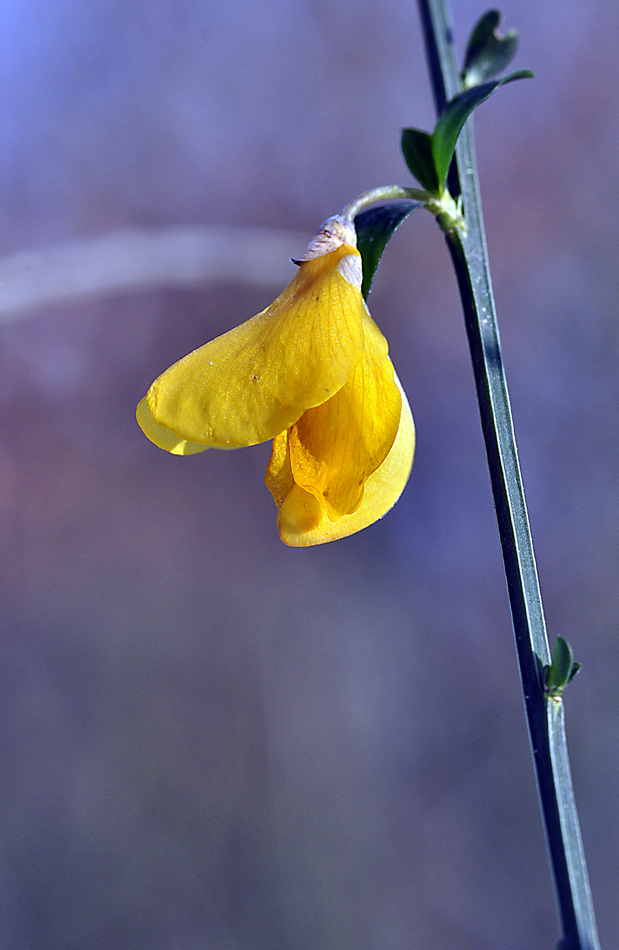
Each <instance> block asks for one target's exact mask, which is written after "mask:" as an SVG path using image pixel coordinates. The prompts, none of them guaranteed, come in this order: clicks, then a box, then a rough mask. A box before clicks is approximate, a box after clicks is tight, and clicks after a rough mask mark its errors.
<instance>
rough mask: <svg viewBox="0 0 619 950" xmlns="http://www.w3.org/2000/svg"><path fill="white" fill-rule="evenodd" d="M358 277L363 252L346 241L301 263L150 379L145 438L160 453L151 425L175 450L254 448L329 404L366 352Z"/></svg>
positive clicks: (157, 439) (164, 446) (362, 304)
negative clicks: (272, 291) (267, 294)
mask: <svg viewBox="0 0 619 950" xmlns="http://www.w3.org/2000/svg"><path fill="white" fill-rule="evenodd" d="M360 275H361V258H360V255H359V253H358V251H356V250H355V248H353V247H349V246H347V245H342V246H340V247H338V248H337V249H336V250H334V251H332V252H331V253H329V254H325V255H323V256H322V257H318V258H316V259H315V260H309V261H304V262H303V263H302V264H301V266H300V268H299V271H298V273H297V275H296V276H295V278H294V279H293V280H292V282H291V283H290V284H289V285H288V287H287V288H286V289H285V290H284V291H283V293H282V294H280V296H279V297H278V298H277V300H275V301H274V302H273V303H272V304H271V306H270V307H267V309H266V310H263V311H262V313H259V314H257V316H255V317H252V319H251V320H248V321H247V322H246V323H244V324H242V325H241V326H240V327H236V328H235V329H233V330H230V331H229V332H228V333H224V334H223V336H220V337H218V338H217V339H215V340H212V341H211V342H210V343H207V344H206V345H205V346H202V347H200V348H199V349H197V350H194V352H193V353H190V354H189V355H188V356H186V357H184V359H182V360H180V361H179V362H178V363H175V364H174V365H173V366H171V367H170V368H169V369H168V370H166V372H165V373H163V374H162V375H161V376H160V377H159V378H158V379H156V380H155V382H154V383H153V385H152V386H151V387H150V389H149V391H148V394H147V397H146V398H147V401H148V407H149V410H150V419H147V424H146V425H145V426H143V428H144V431H145V434H146V435H147V436H148V437H149V438H152V436H153V435H157V438H154V439H153V441H155V442H156V444H158V445H161V447H162V448H168V445H167V444H162V442H165V441H166V440H165V439H163V438H159V433H158V430H156V429H153V426H157V427H159V428H160V429H166V430H169V431H170V432H171V433H172V434H173V436H174V437H175V438H174V439H171V440H168V441H169V442H170V444H173V445H174V446H178V445H180V443H185V444H189V445H191V444H201V445H202V446H203V447H204V448H209V447H211V446H214V447H217V448H237V447H239V446H243V445H254V444H256V443H258V442H264V441H266V440H267V439H272V438H273V437H274V436H276V435H277V434H278V433H280V432H283V431H284V430H285V429H287V428H289V426H291V425H292V424H293V423H295V422H297V420H298V419H299V418H300V417H301V416H302V415H303V413H304V412H305V411H306V410H307V409H310V408H312V407H314V406H319V405H320V404H321V403H323V402H325V401H326V400H327V399H329V398H331V396H333V395H334V394H335V393H336V392H337V391H338V390H339V389H341V387H342V386H343V385H344V383H345V382H346V380H347V379H348V378H349V376H350V375H351V373H352V371H353V370H354V368H355V367H356V366H357V364H358V363H359V362H360V360H361V358H362V356H363V351H364V334H363V317H364V312H365V304H364V302H363V298H362V296H361V290H360ZM357 277H358V280H357ZM144 418H145V413H144V410H143V411H142V413H141V415H140V416H139V418H138V421H139V422H140V424H142V421H143V419H144ZM151 420H152V423H151ZM168 451H179V449H177V448H174V449H169V448H168ZM180 451H181V452H182V450H180ZM190 451H197V450H194V449H191V450H190Z"/></svg>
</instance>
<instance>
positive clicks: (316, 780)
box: [0, 0, 619, 950]
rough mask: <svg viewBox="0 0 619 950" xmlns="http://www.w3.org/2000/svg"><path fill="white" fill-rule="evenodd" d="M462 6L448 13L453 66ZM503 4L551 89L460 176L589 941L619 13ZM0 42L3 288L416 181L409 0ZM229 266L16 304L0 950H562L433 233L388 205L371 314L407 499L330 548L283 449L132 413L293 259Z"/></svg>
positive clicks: (332, 207)
mask: <svg viewBox="0 0 619 950" xmlns="http://www.w3.org/2000/svg"><path fill="white" fill-rule="evenodd" d="M485 9H486V8H485V7H480V6H479V5H478V4H476V3H473V2H472V0H454V3H453V14H454V22H455V30H456V36H457V38H458V40H459V45H460V49H461V50H462V48H463V45H464V43H465V40H466V36H467V35H468V31H469V30H470V28H471V27H472V25H473V23H474V22H475V20H476V19H477V18H478V16H479V15H481V13H483V12H484V11H485ZM503 10H504V13H505V21H504V23H505V28H506V29H507V28H509V27H512V26H515V27H517V28H518V30H519V32H520V39H521V50H520V53H519V55H518V57H517V59H516V61H515V64H514V65H515V67H518V68H520V67H530V68H532V69H533V70H534V71H535V73H536V76H537V78H536V79H535V80H534V81H527V82H523V83H517V84H514V85H512V86H509V87H507V88H506V89H504V90H501V91H500V92H499V93H498V94H497V95H496V97H495V98H494V99H493V100H491V101H490V102H489V103H487V104H486V105H484V106H483V107H482V108H481V109H480V110H479V112H478V113H477V117H476V120H475V125H476V133H477V149H478V156H479V168H480V175H481V180H482V192H483V197H484V208H485V215H486V223H487V230H488V241H489V247H490V257H491V263H492V267H493V276H494V282H495V291H496V296H497V303H498V308H499V319H500V323H501V329H502V338H503V344H504V351H505V352H504V355H505V361H506V365H507V371H508V379H509V382H510V387H511V394H512V400H513V407H514V413H515V422H516V431H517V435H518V438H519V445H520V453H521V463H522V468H523V474H524V480H525V487H526V490H527V496H528V501H529V505H530V513H531V519H532V526H533V535H534V540H535V544H536V551H537V555H538V563H539V572H540V580H541V585H542V591H543V593H544V596H545V602H546V608H547V614H548V623H549V633H550V637H551V640H552V641H554V638H555V636H556V635H557V634H558V633H561V634H562V635H563V636H565V637H567V638H568V639H569V640H570V642H571V643H572V645H573V647H574V650H575V653H576V658H577V659H578V660H580V661H581V662H582V663H583V671H582V673H581V674H580V675H579V677H578V678H577V679H576V681H575V682H574V684H573V685H572V686H571V687H570V689H569V691H568V694H567V698H566V706H567V714H568V727H569V739H570V744H571V752H572V755H573V767H574V781H575V786H576V793H577V798H578V801H579V807H580V813H581V819H582V825H583V836H584V843H585V848H586V851H587V854H588V859H589V865H590V873H591V881H592V888H593V893H594V899H595V903H596V907H597V912H598V917H599V925H600V931H601V937H602V943H603V944H605V945H606V946H607V947H611V946H613V944H614V943H615V942H616V939H617V937H616V935H617V932H618V929H619V902H618V901H617V893H618V886H619V830H618V823H617V812H618V788H619V748H618V742H619V688H618V686H619V684H618V677H619V668H618V664H617V661H616V655H617V654H616V649H617V648H616V643H617V630H618V627H619V586H618V584H617V573H618V571H619V491H618V476H619V440H618V438H617V435H618V433H619V374H618V372H617V367H618V366H619V352H618V342H619V322H618V320H617V304H616V299H617V290H618V283H619V266H618V256H617V246H618V238H619V224H618V221H619V218H618V214H617V210H618V206H619V199H618V189H617V184H616V182H617V176H618V168H617V154H618V145H619V110H618V108H617V106H618V103H617V99H618V93H617V80H616V72H617V53H616V51H617V49H618V47H619V36H618V33H619V8H618V7H617V5H616V4H615V3H612V2H611V0H598V2H596V3H592V2H587V0H566V2H563V3H559V2H557V0H552V2H547V3H544V4H540V3H539V2H534V0H507V2H506V3H505V4H504V6H503ZM0 36H1V37H2V40H1V45H2V53H1V55H0V90H1V91H0V141H1V143H2V147H1V148H0V254H3V255H7V256H9V255H15V254H21V252H28V253H27V254H26V255H25V256H23V257H18V258H14V257H11V258H10V261H9V264H7V265H6V266H7V268H8V270H7V274H8V275H9V276H8V277H7V278H6V281H7V282H6V292H7V293H8V292H10V291H11V287H12V286H13V284H14V286H15V287H19V286H27V285H28V282H29V281H33V280H34V279H35V278H36V272H37V266H38V265H37V261H38V260H39V257H37V255H39V254H43V255H44V253H46V249H48V248H54V247H56V246H58V245H61V246H62V247H64V246H65V245H67V242H70V244H69V245H67V246H68V247H69V251H70V254H73V253H74V252H75V253H77V250H76V248H77V249H78V250H79V246H80V245H79V244H75V242H79V241H85V242H88V240H90V239H92V238H95V237H97V236H99V235H104V234H110V233H115V232H118V231H121V230H126V229H132V230H134V231H137V232H139V233H142V232H143V233H144V234H150V233H151V232H154V231H156V230H157V229H162V228H173V227H175V226H215V225H217V226H221V225H231V226H237V227H238V228H240V229H245V228H247V227H250V226H251V227H254V228H255V227H264V228H269V229H271V230H273V229H275V230H276V231H277V232H281V233H280V237H281V238H283V246H287V245H288V244H289V250H286V252H285V255H284V257H287V256H295V254H298V253H299V252H300V251H301V250H302V249H303V245H302V241H301V237H302V235H303V233H305V234H307V235H308V236H309V235H310V234H311V233H313V231H314V230H315V229H316V227H317V226H318V225H319V224H320V222H321V221H322V220H323V219H324V218H325V217H327V216H328V215H330V214H332V213H334V212H336V211H338V210H339V209H340V208H341V207H342V206H343V205H344V204H345V203H346V202H347V201H348V200H350V199H351V198H352V197H354V196H355V195H356V194H358V193H359V192H361V191H364V190H366V189H368V188H371V187H375V186H377V185H381V184H388V183H395V182H399V183H403V184H407V183H410V178H409V176H408V174H407V172H406V169H405V167H404V165H403V162H402V160H401V158H400V155H399V147H398V142H399V130H400V128H401V127H402V126H404V125H415V126H418V127H425V128H429V127H432V124H433V111H432V102H431V96H430V91H429V83H428V80H427V76H426V68H425V61H424V54H423V50H422V46H421V38H420V28H419V24H418V19H417V13H416V9H415V6H414V3H412V2H403V0H381V2H380V3H370V2H368V0H352V2H348V3H345V4H333V3H331V2H328V0H305V2H300V0H297V2H294V0H288V2H284V0H272V2H271V3H269V4H261V3H260V4H258V3H225V2H224V0H206V2H198V0H176V2H174V3H171V2H164V0H148V2H147V0H132V2H130V3H121V2H119V0H89V2H83V0H52V2H49V0H48V2H43V0H20V2H17V0H5V3H4V4H2V6H0ZM287 231H290V232H292V233H291V234H290V238H289V240H288V238H287V237H286V233H285V232H287ZM299 232H301V236H300V235H299ZM236 233H237V232H231V234H232V236H233V238H234V235H235V234H236ZM244 233H246V232H245V231H243V230H240V231H239V232H238V234H239V248H240V247H241V244H240V241H241V236H242V235H243V234H244ZM252 233H254V232H252ZM300 242H301V243H300ZM31 252H33V253H31ZM50 253H51V252H50ZM68 253H69V252H68ZM70 254H69V256H70ZM22 259H23V261H24V262H25V263H24V264H23V266H21V265H19V261H20V260H22ZM16 261H17V262H18V263H17V264H16V263H15V262H16ZM11 262H12V263H11ZM233 263H234V267H235V268H236V267H237V266H238V277H237V278H235V277H234V276H232V277H231V276H230V274H229V273H228V274H226V275H224V277H222V278H221V279H211V280H208V281H207V280H202V281H196V280H194V281H193V282H192V281H191V280H188V281H185V283H183V282H182V281H181V282H176V283H175V282H174V281H173V280H170V281H166V280H162V281H161V282H159V283H157V282H156V281H155V282H153V285H152V286H146V285H145V286H143V287H141V288H138V289H135V290H125V291H124V292H122V293H121V292H117V293H101V294H98V295H97V294H91V295H90V296H88V297H78V298H76V299H67V300H65V301H64V302H63V301H62V300H57V301H56V302H51V303H46V304H40V305H38V306H31V307H30V308H28V309H22V310H21V311H20V312H19V313H17V312H15V313H12V314H11V313H8V314H7V315H5V316H4V317H2V320H3V321H4V322H2V323H0V341H1V344H0V417H1V418H0V519H1V521H0V539H1V540H0V543H1V547H2V572H1V575H0V598H1V611H2V638H1V651H0V763H1V765H0V817H1V820H0V947H1V948H3V950H4V948H6V950H43V948H44V950H116V948H118V950H262V948H265V950H266V948H268V950H288V948H294V950H344V948H355V950H409V948H417V947H419V948H422V947H423V948H424V950H444V948H449V950H522V948H525V947H526V948H527V950H548V948H551V947H553V946H554V944H555V942H556V940H557V938H558V927H557V923H556V913H555V909H554V901H553V891H552V885H551V880H550V873H549V870H548V866H547V860H546V854H545V846H544V841H543V835H542V828H541V822H540V818H539V814H538V806H537V798H536V790H535V786H534V781H533V772H532V766H531V761H530V752H529V748H528V741H527V736H526V729H525V722H524V714H523V709H522V699H521V696H520V690H519V683H518V674H517V669H516V663H515V656H514V648H513V643H512V633H511V626H510V618H509V612H508V606H507V598H506V593H505V584H504V579H503V572H502V564H501V559H500V551H499V544H498V538H497V531H496V526H495V522H494V512H493V507H492V499H491V495H490V489H489V481H488V475H487V472H486V468H485V456H484V449H483V444H482V439H481V433H480V426H479V421H478V416H477V410H476V404H475V398H474V392H473V383H472V374H471V370H470V365H469V358H468V353H467V349H466V343H465V336H464V329H463V322H462V318H461V314H460V310H459V304H458V299H457V295H456V290H455V281H454V278H453V276H452V273H451V270H450V264H449V260H448V256H447V253H446V249H445V247H444V244H443V241H442V239H441V236H440V234H439V232H438V230H437V228H436V226H435V224H434V222H433V221H432V219H431V218H430V216H429V215H426V214H425V213H423V214H422V213H418V214H416V215H414V216H413V217H412V218H411V219H410V220H409V221H407V222H406V223H405V224H404V225H403V227H402V228H401V230H400V231H399V232H398V233H397V235H396V236H395V238H394V239H393V241H392V243H391V244H390V245H389V247H388V249H387V252H386V253H385V256H384V259H383V263H382V264H381V267H380V269H379V271H378V275H377V279H376V282H375V286H374V290H373V292H372V295H371V298H370V306H371V309H372V312H373V315H374V317H375V319H376V320H377V322H378V323H379V324H380V326H381V327H382V329H383V330H384V332H385V334H386V335H387V336H388V338H389V341H390V346H391V354H392V357H393V360H394V363H395V365H396V367H397V370H398V373H399V376H400V378H401V379H402V382H403V384H404V386H405V388H406V390H407V392H408V396H409V400H410V403H411V406H412V409H413V413H414V415H415V419H416V423H417V428H418V451H417V458H416V461H415V465H414V468H413V474H412V477H411V480H410V483H409V486H408V487H407V489H406V491H405V493H404V495H403V497H402V499H401V500H400V502H399V504H398V505H397V507H396V508H395V509H394V510H393V511H392V512H391V513H390V514H389V515H388V516H387V517H386V518H385V519H384V520H383V521H382V522H380V523H379V524H377V525H375V526H373V527H371V528H369V529H368V530H366V531H365V532H362V533H361V534H359V535H357V536H355V537H352V538H349V539H346V540H344V541H340V542H337V543H335V544H332V545H327V546H325V547H319V548H316V549H307V550H292V549H288V548H286V547H285V546H284V545H282V544H281V542H280V541H279V538H278V535H277V531H276V527H275V507H274V505H273V502H272V500H271V498H270V496H269V494H268V492H267V491H266V489H265V487H264V485H263V484H262V479H263V475H264V469H265V465H266V460H267V458H268V446H260V447H256V448H253V449H247V450H243V451H240V452H232V453H217V452H208V453H206V454H204V455H199V456H194V457H191V458H187V459H178V458H172V457H170V456H168V455H166V454H165V453H163V452H160V451H159V450H157V449H156V448H155V447H154V446H153V445H152V444H150V443H149V442H148V441H147V440H146V439H145V438H144V437H143V436H142V435H141V433H140V431H139V429H138V428H137V425H136V423H135V420H134V410H135V405H136V403H137V401H138V400H139V399H140V398H141V397H142V395H143V394H144V392H145V391H146V389H147V387H148V385H149V384H150V382H151V381H152V379H153V378H154V377H155V376H156V375H158V373H160V372H161V371H162V370H163V369H164V368H166V367H167V366H168V365H169V364H170V363H171V362H173V361H174V360H176V359H177V358H179V357H180V356H182V355H183V354H184V353H186V352H188V351H189V350H190V349H192V348H193V347H195V346H197V345H199V344H201V343H203V342H205V341H206V340H207V339H209V338H210V337H212V336H214V335H216V334H218V333H220V332H223V331H224V330H226V329H228V328H230V327H231V326H233V325H235V324H237V323H239V322H241V321H242V320H244V319H246V318H247V317H249V316H251V315H252V314H253V313H255V312H257V311H258V310H260V309H262V308H263V307H264V306H266V305H267V304H268V303H269V302H270V301H271V300H272V299H273V297H274V296H275V295H276V294H277V293H278V292H279V291H280V290H281V288H282V286H283V284H284V283H285V282H286V278H283V279H282V277H281V276H277V274H276V272H277V268H279V271H280V272H281V266H282V265H281V261H279V258H278V260H273V268H274V277H273V280H272V286H267V284H268V282H269V280H270V278H265V281H263V283H262V285H259V284H257V283H256V282H255V281H254V280H253V279H252V278H251V277H249V276H248V273H247V271H246V269H245V255H244V254H243V253H241V251H240V250H239V253H238V254H237V255H233ZM129 265H130V266H132V261H131V255H129ZM102 266H103V267H105V266H106V262H105V260H104V261H103V263H102ZM136 266H137V264H136ZM11 268H12V270H11ZM1 271H2V262H1V261H0V272H1ZM289 272H290V276H292V273H293V272H294V268H293V266H292V265H290V268H289ZM2 292H3V288H2V287H0V298H1V295H2ZM67 297H71V292H70V290H69V291H68V292H67Z"/></svg>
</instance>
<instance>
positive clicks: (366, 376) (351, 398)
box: [288, 310, 402, 521]
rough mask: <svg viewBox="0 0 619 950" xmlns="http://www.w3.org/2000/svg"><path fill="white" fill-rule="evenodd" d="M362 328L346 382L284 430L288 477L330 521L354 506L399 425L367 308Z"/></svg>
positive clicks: (389, 369) (398, 402)
mask: <svg viewBox="0 0 619 950" xmlns="http://www.w3.org/2000/svg"><path fill="white" fill-rule="evenodd" d="M363 326H364V336H365V354H364V357H363V359H362V361H361V362H360V363H359V365H358V366H357V367H356V369H355V370H354V372H353V373H352V375H351V377H350V378H349V380H348V382H347V383H346V384H345V385H344V386H342V388H341V389H340V390H339V392H337V393H336V395H335V396H332V397H331V399H329V400H328V401H327V402H325V403H323V404H322V405H321V406H317V407H316V408H314V409H308V411H307V412H305V413H304V414H303V415H302V416H301V418H300V419H299V421H298V422H297V423H296V424H295V425H293V426H291V428H290V430H289V433H288V441H289V451H290V464H291V469H292V474H293V477H294V480H295V482H296V484H297V485H299V486H300V487H301V488H303V489H305V491H307V492H310V494H312V495H314V496H315V497H316V498H317V499H318V500H319V502H320V503H321V504H322V505H324V508H325V510H326V512H327V515H328V517H329V518H330V519H331V521H337V520H338V519H339V518H341V517H342V515H349V514H352V512H354V511H355V510H356V509H357V508H358V507H359V505H360V504H361V499H362V497H363V490H364V485H365V482H366V480H367V478H368V477H369V476H370V475H371V474H372V472H375V471H376V469H377V468H378V467H379V465H381V464H382V462H383V461H384V460H385V458H386V457H387V455H388V453H389V450H390V449H391V446H392V445H393V443H394V441H395V437H396V435H397V432H398V427H399V424H400V414H401V407H402V397H401V396H400V390H399V389H398V386H397V385H396V383H395V381H394V373H393V365H392V363H391V360H390V359H389V357H388V355H387V353H388V348H387V341H386V340H385V338H384V336H383V335H382V333H381V332H380V330H379V329H378V327H377V326H376V324H375V323H374V321H373V320H372V318H371V316H370V314H369V313H368V312H367V310H366V313H365V314H364V320H363Z"/></svg>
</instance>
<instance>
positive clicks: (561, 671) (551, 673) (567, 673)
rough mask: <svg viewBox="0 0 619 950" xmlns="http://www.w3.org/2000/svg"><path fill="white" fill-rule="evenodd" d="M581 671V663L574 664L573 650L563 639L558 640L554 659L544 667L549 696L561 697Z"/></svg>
mask: <svg viewBox="0 0 619 950" xmlns="http://www.w3.org/2000/svg"><path fill="white" fill-rule="evenodd" d="M579 669H580V663H576V662H574V654H573V652H572V648H571V646H570V645H569V643H568V642H567V640H565V639H564V638H563V637H561V636H559V637H557V639H556V642H555V645H554V648H553V651H552V659H551V662H550V664H549V665H548V666H545V667H544V688H545V690H546V692H547V693H548V695H549V696H553V697H559V696H561V694H562V693H563V690H564V689H565V687H566V686H567V684H568V683H569V682H571V680H573V679H574V677H575V676H576V674H577V673H578V671H579Z"/></svg>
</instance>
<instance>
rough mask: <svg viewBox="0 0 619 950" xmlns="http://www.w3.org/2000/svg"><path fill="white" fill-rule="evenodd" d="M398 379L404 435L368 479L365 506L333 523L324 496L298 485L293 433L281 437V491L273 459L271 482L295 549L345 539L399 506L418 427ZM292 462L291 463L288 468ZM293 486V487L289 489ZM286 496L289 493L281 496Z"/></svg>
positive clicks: (277, 449) (285, 534) (277, 450)
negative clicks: (290, 445)
mask: <svg viewBox="0 0 619 950" xmlns="http://www.w3.org/2000/svg"><path fill="white" fill-rule="evenodd" d="M394 377H395V382H396V385H397V386H398V389H399V390H400V393H401V397H402V411H401V416H400V424H399V428H398V433H397V436H396V439H395V442H394V443H393V445H392V447H391V451H390V452H389V454H388V455H387V457H386V458H385V460H384V462H383V463H382V465H380V466H379V467H378V468H377V469H376V471H375V472H373V473H372V474H371V475H370V476H369V477H368V479H367V481H366V482H365V486H364V492H363V498H362V501H361V504H360V505H359V507H358V508H357V509H356V510H355V511H353V512H352V513H351V514H346V515H343V516H342V517H341V518H339V519H338V520H337V521H331V520H330V518H329V517H328V516H327V514H326V511H325V509H324V508H323V506H322V505H321V504H320V502H319V501H318V499H317V498H316V497H315V496H314V495H312V494H310V493H309V492H307V491H305V490H304V489H303V488H301V487H300V486H299V485H297V484H294V481H293V478H292V468H291V466H290V453H289V452H288V450H287V442H288V435H287V433H286V432H284V433H282V434H281V435H280V436H279V437H278V439H276V440H274V443H273V455H275V462H276V464H275V468H274V472H273V476H274V477H273V487H274V488H276V490H277V489H278V492H277V494H276V492H275V491H273V488H272V487H271V477H272V473H271V462H269V466H268V467H267V475H266V479H265V481H266V483H267V487H269V489H271V491H272V493H273V497H274V498H275V502H276V504H277V506H278V508H279V509H280V510H279V517H278V524H279V533H280V537H281V539H282V541H284V543H285V544H288V545H291V546H293V547H307V546H309V545H312V544H325V543H326V542H328V541H337V540H338V539H339V538H345V537H347V536H348V535H350V534H355V533H356V532H357V531H361V530H362V529H363V528H367V527H368V526H369V525H371V524H373V523H374V522H375V521H378V519H379V518H382V517H383V515H385V514H386V513H387V512H388V511H389V509H390V508H392V507H393V505H395V503H396V501H397V500H398V498H399V497H400V495H401V494H402V491H403V490H404V486H405V485H406V482H407V481H408V477H409V475H410V470H411V466H412V464H413V455H414V451H415V426H414V423H413V417H412V414H411V410H410V406H409V404H408V400H407V398H406V394H405V393H404V390H403V389H402V387H401V385H400V381H399V380H398V378H397V375H395V374H394ZM276 443H277V445H276ZM273 455H272V460H273ZM286 466H288V468H287V470H286ZM287 485H291V487H290V488H289V490H288V491H287V493H286V486H287ZM284 494H285V497H284V498H283V500H281V499H282V495H284Z"/></svg>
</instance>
